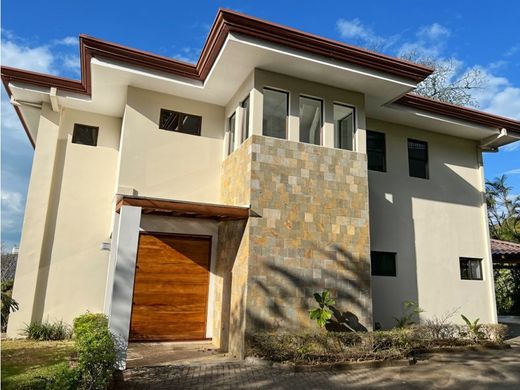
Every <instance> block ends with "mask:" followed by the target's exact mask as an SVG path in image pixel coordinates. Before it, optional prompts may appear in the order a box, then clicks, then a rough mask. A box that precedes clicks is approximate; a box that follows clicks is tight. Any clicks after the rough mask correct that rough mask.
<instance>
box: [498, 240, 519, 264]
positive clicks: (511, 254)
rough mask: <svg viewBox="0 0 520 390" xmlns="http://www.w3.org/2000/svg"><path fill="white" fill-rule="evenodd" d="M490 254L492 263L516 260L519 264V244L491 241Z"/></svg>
mask: <svg viewBox="0 0 520 390" xmlns="http://www.w3.org/2000/svg"><path fill="white" fill-rule="evenodd" d="M491 254H492V255H493V261H495V262H506V261H511V260H516V261H517V262H520V244H517V243H514V242H509V241H501V240H495V239H491Z"/></svg>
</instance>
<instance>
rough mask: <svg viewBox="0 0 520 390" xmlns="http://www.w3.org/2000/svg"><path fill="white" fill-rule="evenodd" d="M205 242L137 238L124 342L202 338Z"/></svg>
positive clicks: (208, 247) (208, 250)
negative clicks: (129, 317)
mask: <svg viewBox="0 0 520 390" xmlns="http://www.w3.org/2000/svg"><path fill="white" fill-rule="evenodd" d="M210 256H211V237H210V236H191V235H179V234H163V233H141V235H140V237H139V248H138V252H137V263H136V272H135V284H134V295H133V302H132V318H131V322H130V337H129V339H130V341H181V340H184V341H185V340H203V339H205V338H206V319H207V310H208V308H207V306H208V289H209V276H210V275H209V272H210V271H209V270H210Z"/></svg>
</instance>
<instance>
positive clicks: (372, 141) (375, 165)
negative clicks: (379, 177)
mask: <svg viewBox="0 0 520 390" xmlns="http://www.w3.org/2000/svg"><path fill="white" fill-rule="evenodd" d="M367 158H368V169H370V170H372V171H380V172H386V147H385V134H384V133H378V132H376V131H367Z"/></svg>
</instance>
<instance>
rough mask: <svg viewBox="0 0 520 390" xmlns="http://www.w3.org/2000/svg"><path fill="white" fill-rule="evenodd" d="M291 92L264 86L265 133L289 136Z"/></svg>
mask: <svg viewBox="0 0 520 390" xmlns="http://www.w3.org/2000/svg"><path fill="white" fill-rule="evenodd" d="M288 102H289V94H288V93H286V92H281V91H275V90H274V89H268V88H264V114H263V120H262V127H263V135H266V136H269V137H276V138H287V112H288V106H289V104H288Z"/></svg>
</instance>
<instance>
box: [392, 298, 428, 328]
mask: <svg viewBox="0 0 520 390" xmlns="http://www.w3.org/2000/svg"><path fill="white" fill-rule="evenodd" d="M423 311H424V310H422V309H421V308H420V307H419V304H418V303H417V302H414V301H404V302H403V314H402V316H401V317H399V318H397V317H394V320H395V322H396V325H395V326H396V328H406V327H407V326H411V325H413V324H414V323H415V321H414V320H415V318H416V317H417V316H418V315H419V314H420V313H422V312H423Z"/></svg>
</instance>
